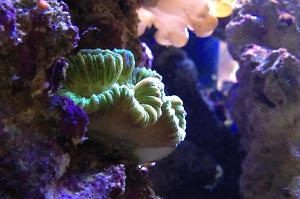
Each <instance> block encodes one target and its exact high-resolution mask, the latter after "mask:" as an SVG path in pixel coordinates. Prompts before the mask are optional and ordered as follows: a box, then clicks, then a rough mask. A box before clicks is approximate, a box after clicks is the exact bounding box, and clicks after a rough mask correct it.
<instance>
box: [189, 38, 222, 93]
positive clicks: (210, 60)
mask: <svg viewBox="0 0 300 199" xmlns="http://www.w3.org/2000/svg"><path fill="white" fill-rule="evenodd" d="M183 49H184V50H185V51H186V52H187V53H188V56H189V57H190V58H191V59H192V60H193V61H194V62H195V65H196V67H197V70H198V73H199V74H198V75H199V76H198V78H199V82H200V83H201V86H203V87H213V86H215V85H216V81H215V80H213V78H212V76H213V75H215V74H216V73H217V67H218V54H219V40H218V39H216V38H214V37H206V38H198V37H196V35H195V34H194V33H192V32H190V38H189V42H188V44H187V45H186V46H185V47H184V48H183Z"/></svg>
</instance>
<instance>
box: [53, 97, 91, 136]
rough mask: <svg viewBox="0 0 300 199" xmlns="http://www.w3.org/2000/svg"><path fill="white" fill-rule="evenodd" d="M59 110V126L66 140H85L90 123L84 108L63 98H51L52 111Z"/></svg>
mask: <svg viewBox="0 0 300 199" xmlns="http://www.w3.org/2000/svg"><path fill="white" fill-rule="evenodd" d="M55 108H57V109H58V111H59V112H60V114H61V116H60V120H59V121H58V126H59V127H60V130H61V131H62V133H63V134H64V136H65V137H66V138H79V139H80V138H83V137H84V133H85V132H86V130H87V125H88V122H89V119H88V116H87V114H86V112H85V111H84V110H82V108H80V107H79V106H76V105H75V103H74V102H73V101H72V100H71V99H69V98H67V97H63V96H53V97H52V98H51V104H50V109H55Z"/></svg>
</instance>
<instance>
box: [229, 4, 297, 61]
mask: <svg viewBox="0 0 300 199" xmlns="http://www.w3.org/2000/svg"><path fill="white" fill-rule="evenodd" d="M237 7H239V9H237V10H235V13H234V17H233V19H232V20H231V22H230V23H229V24H228V25H227V32H226V40H227V42H228V43H229V50H230V51H231V53H232V56H233V57H234V58H235V59H238V57H239V56H240V54H241V53H242V51H243V48H244V47H245V45H246V44H249V43H255V44H257V45H261V46H264V47H267V48H270V49H278V48H281V47H284V48H286V49H288V51H289V52H291V53H292V54H294V55H295V56H297V57H299V56H300V53H299V52H300V45H299V37H300V32H299V24H300V13H299V9H300V2H299V1H298V0H267V1H266V0H240V4H239V5H238V6H237Z"/></svg>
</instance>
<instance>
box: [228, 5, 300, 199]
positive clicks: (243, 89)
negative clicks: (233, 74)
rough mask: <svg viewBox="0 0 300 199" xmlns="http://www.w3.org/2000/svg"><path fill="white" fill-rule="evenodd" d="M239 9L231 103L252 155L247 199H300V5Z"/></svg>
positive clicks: (233, 34) (244, 181) (244, 185)
mask: <svg viewBox="0 0 300 199" xmlns="http://www.w3.org/2000/svg"><path fill="white" fill-rule="evenodd" d="M239 6H240V7H239V9H237V10H236V12H235V16H234V17H233V19H232V21H231V22H230V23H229V24H228V26H227V41H228V42H229V50H230V52H231V54H232V55H233V56H234V58H235V59H237V61H238V62H239V64H240V69H239V70H238V72H237V80H238V84H237V86H236V88H235V89H234V90H232V92H231V102H232V116H233V119H234V120H235V121H236V123H237V125H238V127H239V129H240V130H241V134H242V144H243V145H244V147H245V149H246V152H247V156H246V158H245V160H244V162H243V165H242V168H243V171H242V176H241V179H240V190H241V196H242V198H244V199H253V198H255V199H274V198H275V199H277V198H278V199H284V198H286V199H296V198H299V197H300V194H299V193H300V191H299V190H300V189H299V187H300V183H299V172H300V160H299V142H300V134H299V129H300V120H299V115H300V111H299V106H300V93H299V89H300V80H299V76H300V60H299V46H300V45H299V43H300V39H299V38H300V37H299V36H300V31H299V19H300V18H299V16H300V15H299V12H297V10H299V8H300V2H299V1H296V0H291V1H287V0H268V1H266V0H250V1H241V4H240V5H239Z"/></svg>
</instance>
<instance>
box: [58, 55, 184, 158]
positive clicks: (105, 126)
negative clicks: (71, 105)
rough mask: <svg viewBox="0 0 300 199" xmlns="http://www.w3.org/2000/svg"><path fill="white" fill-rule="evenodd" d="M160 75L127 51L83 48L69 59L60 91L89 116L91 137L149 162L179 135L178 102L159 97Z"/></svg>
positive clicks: (177, 140) (181, 134) (161, 94)
mask: <svg viewBox="0 0 300 199" xmlns="http://www.w3.org/2000/svg"><path fill="white" fill-rule="evenodd" d="M161 79H162V78H161V76H160V75H159V74H157V73H156V72H155V71H151V70H150V69H146V68H141V67H137V68H135V62H134V56H133V54H132V53H131V52H130V51H127V50H117V49H115V50H114V51H110V50H101V49H94V50H89V49H84V50H81V51H79V52H78V53H77V54H76V55H75V56H72V57H70V58H69V66H68V69H67V71H66V80H65V81H64V84H63V85H64V88H63V89H62V90H61V91H60V93H61V94H62V95H64V96H67V97H69V98H70V99H72V100H73V101H74V102H75V103H76V104H77V105H79V106H81V107H82V108H83V109H84V110H85V111H87V112H88V113H89V114H90V117H91V119H90V124H89V126H88V131H89V133H88V134H89V137H91V139H95V140H103V139H104V140H105V139H106V140H110V141H109V142H112V143H115V145H117V146H118V147H124V151H126V150H128V151H131V152H132V154H134V156H136V157H137V158H138V160H139V162H149V161H154V160H158V159H161V158H163V157H165V156H167V155H168V154H169V153H171V152H172V151H173V150H174V148H175V147H176V145H177V144H178V143H180V142H181V141H183V139H184V137H185V127H186V122H185V111H184V108H183V103H182V101H181V99H180V98H179V97H177V96H166V95H165V93H164V85H163V83H162V82H161Z"/></svg>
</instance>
